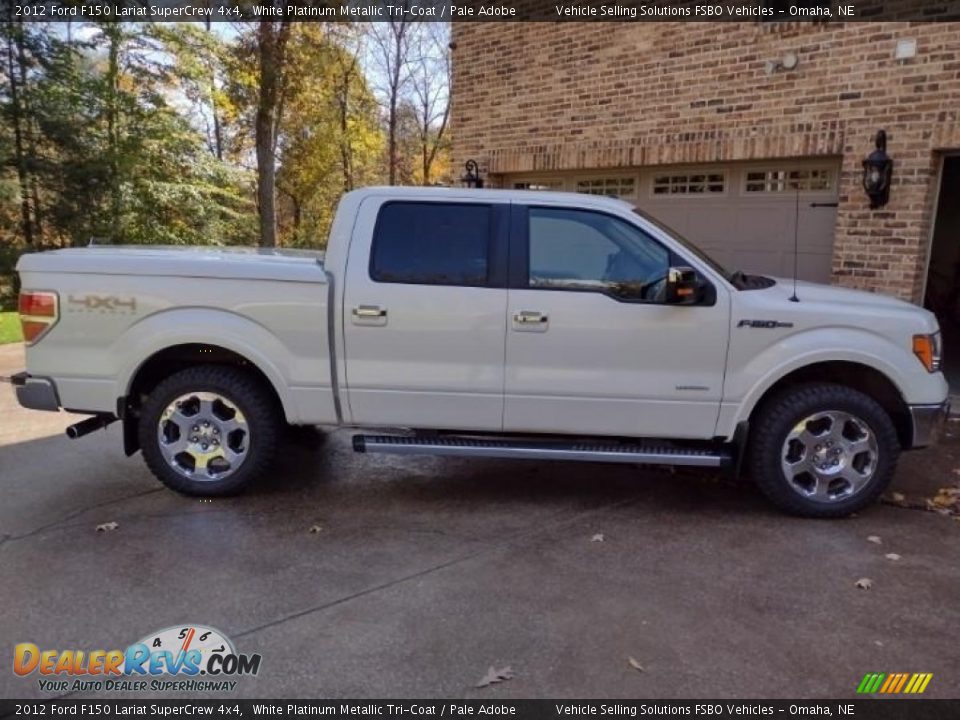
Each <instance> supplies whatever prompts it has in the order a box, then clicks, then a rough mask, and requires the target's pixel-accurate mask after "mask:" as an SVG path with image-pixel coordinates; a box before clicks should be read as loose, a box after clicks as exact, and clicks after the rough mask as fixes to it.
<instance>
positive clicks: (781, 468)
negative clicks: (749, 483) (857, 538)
mask: <svg viewBox="0 0 960 720" xmlns="http://www.w3.org/2000/svg"><path fill="white" fill-rule="evenodd" d="M751 424H752V425H753V430H752V432H751V439H750V448H749V470H750V474H751V476H752V477H753V479H754V482H756V484H757V486H758V487H759V488H760V490H761V491H762V492H763V494H764V495H766V496H767V497H768V498H769V499H770V500H771V501H772V502H773V503H774V504H775V505H776V506H777V507H779V508H780V509H781V510H784V511H785V512H788V513H790V514H792V515H800V516H803V517H817V518H833V517H843V516H846V515H849V514H850V513H853V512H857V511H858V510H861V509H863V508H864V507H866V506H867V505H870V504H871V503H873V502H875V501H876V500H877V498H879V497H880V495H881V494H882V493H883V491H884V490H885V489H886V488H887V486H888V485H889V484H890V481H891V480H892V479H893V472H894V470H895V469H896V464H897V458H898V457H899V454H900V443H899V440H898V439H897V432H896V428H894V426H893V422H892V421H891V419H890V416H889V415H888V414H887V412H886V411H885V410H884V409H883V408H882V407H881V406H880V404H879V403H877V402H876V401H875V400H874V399H873V398H871V397H870V396H869V395H865V394H864V393H862V392H860V391H858V390H854V389H853V388H849V387H846V386H844V385H835V384H831V383H811V384H805V385H798V386H796V387H792V388H789V389H787V390H785V391H783V392H781V393H780V394H779V395H777V396H775V397H774V398H772V399H771V400H770V401H768V402H767V403H765V404H764V405H763V406H762V407H761V408H760V410H759V412H758V413H757V416H756V418H755V419H754V420H753V421H752V423H751Z"/></svg>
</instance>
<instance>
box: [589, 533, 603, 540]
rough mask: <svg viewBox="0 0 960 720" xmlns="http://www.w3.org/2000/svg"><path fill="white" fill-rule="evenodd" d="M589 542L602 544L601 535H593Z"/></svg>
mask: <svg viewBox="0 0 960 720" xmlns="http://www.w3.org/2000/svg"><path fill="white" fill-rule="evenodd" d="M590 542H603V533H597V534H596V535H594V536H593V537H592V538H590Z"/></svg>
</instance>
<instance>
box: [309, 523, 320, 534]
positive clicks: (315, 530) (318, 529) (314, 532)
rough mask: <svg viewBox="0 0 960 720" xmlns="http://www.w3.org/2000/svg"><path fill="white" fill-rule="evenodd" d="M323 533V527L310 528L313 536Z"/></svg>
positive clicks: (312, 526) (314, 526) (313, 526)
mask: <svg viewBox="0 0 960 720" xmlns="http://www.w3.org/2000/svg"><path fill="white" fill-rule="evenodd" d="M321 532H323V525H311V526H310V533H311V534H312V535H316V534H317V533H321Z"/></svg>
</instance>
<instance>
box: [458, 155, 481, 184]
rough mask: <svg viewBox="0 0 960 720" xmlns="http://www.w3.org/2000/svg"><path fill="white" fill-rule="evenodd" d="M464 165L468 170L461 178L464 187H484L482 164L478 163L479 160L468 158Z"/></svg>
mask: <svg viewBox="0 0 960 720" xmlns="http://www.w3.org/2000/svg"><path fill="white" fill-rule="evenodd" d="M463 167H464V169H465V170H466V172H465V173H464V175H463V177H462V178H460V182H462V183H463V185H464V187H468V188H482V187H483V178H482V177H480V166H479V165H477V161H476V160H467V162H466V163H465V164H464V166H463Z"/></svg>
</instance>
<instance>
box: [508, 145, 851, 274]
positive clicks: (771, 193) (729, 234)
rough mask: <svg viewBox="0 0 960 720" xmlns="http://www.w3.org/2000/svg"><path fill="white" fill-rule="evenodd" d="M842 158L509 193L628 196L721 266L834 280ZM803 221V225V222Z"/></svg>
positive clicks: (649, 171) (607, 177)
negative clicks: (795, 260)
mask: <svg viewBox="0 0 960 720" xmlns="http://www.w3.org/2000/svg"><path fill="white" fill-rule="evenodd" d="M839 168H840V161H839V159H826V160H824V159H820V158H818V159H801V160H798V159H792V160H771V161H768V162H763V163H750V164H746V163H744V164H732V165H705V166H697V167H693V166H683V167H657V168H640V169H638V170H634V171H627V172H623V173H577V174H571V175H558V176H550V177H513V178H509V179H508V183H505V184H506V186H507V187H529V188H530V189H540V190H570V191H575V192H586V193H590V194H596V195H611V196H616V197H621V198H623V199H624V200H629V201H631V202H634V203H636V204H637V205H638V206H639V207H641V208H642V209H644V210H645V211H647V212H649V213H650V214H652V215H653V216H655V217H657V218H659V219H660V220H662V221H663V222H664V223H666V224H667V225H669V226H671V227H673V228H675V229H676V230H677V231H679V232H680V233H681V234H682V235H684V236H686V237H688V238H690V239H691V240H693V241H694V242H696V243H697V244H698V245H699V246H700V247H702V248H703V249H704V250H706V251H707V252H709V253H710V254H711V255H712V256H713V257H715V258H716V259H717V260H718V261H720V263H721V264H723V265H724V266H725V267H728V268H730V269H740V270H743V271H745V272H748V273H761V274H766V275H779V276H782V277H790V276H792V275H793V263H794V253H793V247H794V228H798V233H797V239H798V247H799V254H798V263H797V264H798V268H799V276H800V278H801V279H803V280H813V281H816V282H828V281H829V279H830V268H831V262H832V258H833V236H834V225H835V224H836V215H837V211H836V201H837V179H838V173H839ZM798 218H799V224H798V223H797V219H798Z"/></svg>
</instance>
